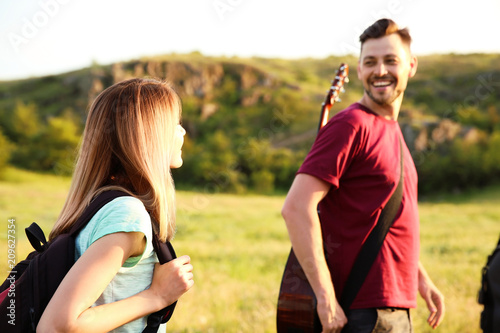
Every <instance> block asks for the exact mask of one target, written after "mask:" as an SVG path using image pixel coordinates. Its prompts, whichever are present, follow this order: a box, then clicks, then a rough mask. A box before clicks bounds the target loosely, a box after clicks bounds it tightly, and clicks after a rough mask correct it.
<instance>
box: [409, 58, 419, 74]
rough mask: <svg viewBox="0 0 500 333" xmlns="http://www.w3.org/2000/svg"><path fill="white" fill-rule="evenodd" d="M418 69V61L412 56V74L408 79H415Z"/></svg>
mask: <svg viewBox="0 0 500 333" xmlns="http://www.w3.org/2000/svg"><path fill="white" fill-rule="evenodd" d="M417 67H418V60H417V57H416V56H411V59H410V73H409V74H408V77H414V76H415V73H416V72H417Z"/></svg>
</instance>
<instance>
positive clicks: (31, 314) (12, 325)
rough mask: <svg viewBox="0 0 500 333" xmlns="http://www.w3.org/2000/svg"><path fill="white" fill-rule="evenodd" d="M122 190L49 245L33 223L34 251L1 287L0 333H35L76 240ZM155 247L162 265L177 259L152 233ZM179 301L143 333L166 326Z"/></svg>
mask: <svg viewBox="0 0 500 333" xmlns="http://www.w3.org/2000/svg"><path fill="white" fill-rule="evenodd" d="M126 195H128V194H126V193H124V192H121V191H106V192H103V193H101V194H100V195H99V196H97V197H96V198H95V199H94V200H92V202H91V203H90V205H89V206H88V207H87V208H86V209H85V210H84V212H83V213H82V215H81V216H80V218H79V219H78V220H77V222H76V223H75V224H74V225H73V227H72V228H71V230H70V231H69V232H68V233H65V234H61V235H59V236H57V237H56V238H55V239H53V240H52V241H50V242H47V240H46V238H45V235H44V233H43V231H42V229H41V228H40V227H39V226H38V225H37V224H36V223H32V224H31V225H30V226H29V227H28V228H26V235H27V236H28V240H29V241H30V243H31V245H32V246H33V248H34V249H35V251H33V252H31V253H30V254H29V255H28V256H27V258H26V259H25V260H23V261H21V262H19V263H18V264H17V265H16V266H15V267H14V268H13V269H12V271H11V272H9V275H8V276H7V278H6V279H5V282H4V283H3V284H2V286H0V332H3V333H7V332H12V333H14V332H22V333H26V332H35V331H36V326H37V325H38V322H39V320H40V317H41V316H42V314H43V311H44V310H45V308H46V306H47V304H48V303H49V301H50V299H51V298H52V295H53V294H54V293H55V291H56V289H57V287H58V286H59V284H60V283H61V281H62V280H63V278H64V276H65V275H66V273H67V272H68V271H69V270H70V268H71V267H72V266H73V264H74V263H75V239H76V236H77V235H78V233H79V232H80V230H82V229H83V228H84V227H85V226H86V225H87V223H88V222H89V221H90V219H91V218H92V216H94V215H95V213H97V211H98V210H99V209H101V208H102V207H103V206H104V205H105V204H107V203H108V202H110V201H111V200H113V199H115V198H118V197H121V196H126ZM153 246H154V249H155V252H156V254H157V256H158V259H159V261H160V263H161V264H164V263H166V262H168V261H170V260H172V259H174V258H176V255H175V251H174V249H173V247H172V245H171V244H170V243H169V242H166V243H163V242H160V241H159V239H158V237H157V236H156V232H154V231H153ZM176 303H177V302H175V303H173V304H171V305H169V306H168V307H166V308H164V309H163V310H160V311H158V312H156V313H153V314H151V315H149V317H148V321H147V327H146V328H145V329H144V331H143V333H153V332H157V331H158V328H159V326H160V324H161V323H166V322H167V321H168V320H169V319H170V317H171V316H172V313H173V311H174V308H175V305H176Z"/></svg>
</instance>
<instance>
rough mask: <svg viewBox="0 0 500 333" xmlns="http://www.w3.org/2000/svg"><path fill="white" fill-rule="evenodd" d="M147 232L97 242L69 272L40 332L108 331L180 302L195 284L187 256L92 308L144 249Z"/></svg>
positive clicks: (114, 234)
mask: <svg viewBox="0 0 500 333" xmlns="http://www.w3.org/2000/svg"><path fill="white" fill-rule="evenodd" d="M144 246H145V242H144V235H143V234H142V233H138V232H119V233H113V234H109V235H106V236H104V237H102V238H100V239H98V240H97V241H95V242H94V243H93V244H92V245H91V246H90V247H89V248H88V249H87V250H86V251H85V252H84V253H83V255H82V256H81V257H80V259H79V260H78V261H77V262H76V263H75V265H74V266H73V267H72V268H71V270H70V271H69V272H68V274H67V275H66V276H65V278H64V279H63V281H62V282H61V284H60V285H59V288H58V289H57V291H56V293H55V294H54V296H53V297H52V299H51V301H50V302H49V304H48V306H47V308H46V309H45V311H44V313H43V315H42V318H41V319H40V322H39V324H38V327H37V332H109V331H110V330H112V329H115V328H117V327H119V326H121V325H123V324H126V323H128V322H130V321H133V320H136V319H138V318H141V317H144V316H146V315H148V314H150V313H153V312H155V311H158V310H160V309H162V308H164V307H165V306H167V305H169V304H171V303H173V302H174V301H176V300H177V299H178V298H179V297H180V296H181V295H182V294H183V293H184V292H186V291H187V290H189V288H191V286H192V284H193V280H192V278H193V275H192V266H191V264H190V259H189V257H187V256H183V257H180V258H178V259H175V260H172V261H171V262H169V263H168V264H165V265H157V266H155V272H154V275H153V283H152V285H151V287H150V288H149V289H147V290H145V291H143V292H140V293H138V294H137V295H134V296H131V297H129V298H127V299H124V300H121V301H118V302H114V303H110V304H103V305H100V306H97V307H91V305H92V304H94V302H95V301H96V300H97V298H99V296H100V295H101V294H102V292H103V291H104V289H105V288H106V286H107V285H108V284H109V283H110V282H111V280H112V279H113V277H114V276H115V275H116V273H117V272H118V270H119V269H120V267H121V266H122V265H123V263H124V262H125V260H127V258H129V257H131V256H135V255H139V254H141V253H142V251H143V250H144Z"/></svg>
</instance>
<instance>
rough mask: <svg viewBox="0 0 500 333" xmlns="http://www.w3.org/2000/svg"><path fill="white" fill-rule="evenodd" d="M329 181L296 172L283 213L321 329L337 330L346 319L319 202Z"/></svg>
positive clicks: (327, 330) (325, 330) (325, 192)
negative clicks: (327, 251) (326, 245)
mask: <svg viewBox="0 0 500 333" xmlns="http://www.w3.org/2000/svg"><path fill="white" fill-rule="evenodd" d="M329 190H330V184H328V183H327V182H324V181H322V180H320V179H318V178H316V177H313V176H310V175H307V174H298V175H297V176H296V177H295V180H294V182H293V184H292V186H291V188H290V191H289V192H288V195H287V197H286V200H285V203H284V205H283V209H282V215H283V218H284V219H285V222H286V226H287V228H288V234H289V236H290V240H291V242H292V247H293V251H294V253H295V255H296V256H297V259H298V261H299V263H300V265H301V266H302V268H303V269H304V272H305V274H306V276H307V279H308V281H309V283H310V284H311V287H312V289H313V290H314V294H315V295H316V299H317V301H318V315H319V318H320V321H321V324H322V325H323V332H340V331H341V329H342V327H343V326H344V325H345V324H346V323H347V319H346V317H345V314H344V311H343V310H342V308H341V307H340V305H339V304H338V301H337V299H336V297H335V291H334V289H333V283H332V279H331V275H330V270H329V269H328V266H327V263H326V258H325V254H324V249H323V238H322V233H321V225H320V221H319V217H318V212H317V206H318V203H319V202H320V201H321V200H322V199H323V198H324V197H325V195H326V194H327V193H328V191H329Z"/></svg>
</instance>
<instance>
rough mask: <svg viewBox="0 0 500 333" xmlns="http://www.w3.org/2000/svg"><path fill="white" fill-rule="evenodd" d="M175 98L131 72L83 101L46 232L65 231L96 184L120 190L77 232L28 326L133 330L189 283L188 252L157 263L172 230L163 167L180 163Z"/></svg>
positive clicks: (98, 188) (169, 185) (169, 184)
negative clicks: (61, 198) (52, 289)
mask: <svg viewBox="0 0 500 333" xmlns="http://www.w3.org/2000/svg"><path fill="white" fill-rule="evenodd" d="M180 113H181V105H180V101H179V98H178V96H177V94H176V93H175V92H174V91H173V90H172V88H171V87H170V86H169V85H168V84H167V83H165V82H161V81H156V80H146V79H131V80H127V81H124V82H120V83H117V84H115V85H113V86H111V87H109V88H107V89H106V90H104V91H103V92H102V93H101V94H100V95H99V96H98V97H97V98H96V100H95V101H94V103H93V104H92V106H91V107H90V111H89V114H88V118H87V123H86V125H85V131H84V134H83V141H82V144H81V147H80V151H79V156H78V159H77V163H76V167H75V171H74V175H73V180H72V185H71V188H70V191H69V194H68V197H67V199H66V203H65V205H64V207H63V209H62V212H61V214H60V216H59V218H58V220H57V222H56V224H55V226H54V228H53V230H52V232H51V234H50V238H51V239H53V238H54V237H56V236H57V235H59V234H61V233H64V232H65V231H67V230H68V229H69V228H70V227H71V226H72V224H73V223H75V221H76V220H77V219H78V217H79V216H80V215H81V214H82V212H83V210H84V209H85V207H86V206H87V205H88V204H89V203H90V201H91V200H92V198H94V197H95V196H96V195H98V194H99V193H101V192H103V191H106V190H112V189H119V190H122V191H125V192H127V193H129V194H130V195H131V196H124V197H119V198H116V199H114V200H112V201H111V202H110V203H108V204H106V205H105V206H104V207H103V208H101V209H100V210H99V211H98V212H97V213H96V214H95V215H94V217H93V218H92V219H91V220H90V222H89V223H88V225H87V226H86V227H85V228H84V229H83V230H82V231H81V232H80V234H79V235H78V237H77V239H76V252H77V257H78V260H77V261H76V263H75V265H74V266H73V268H72V269H71V270H70V271H69V272H68V274H67V275H66V277H65V278H64V280H63V281H62V283H61V285H60V286H59V288H58V289H57V291H56V293H55V294H54V296H53V298H52V299H51V301H50V303H49V304H48V306H47V308H46V309H45V311H44V313H43V315H42V317H41V319H40V322H39V324H38V327H37V332H109V331H113V332H134V333H137V332H142V330H143V329H144V327H145V326H146V320H147V316H148V315H149V314H151V313H153V312H156V311H158V310H160V309H162V308H164V307H166V306H168V305H170V304H172V303H173V302H175V301H176V300H177V299H178V298H179V297H181V296H182V295H183V294H184V293H185V292H187V291H188V290H189V289H190V288H191V287H192V285H193V283H194V282H193V272H192V270H193V267H192V265H191V263H190V258H189V257H188V256H182V257H179V258H177V259H175V260H172V261H171V262H169V263H167V264H164V265H159V264H157V261H158V260H157V257H156V255H155V253H154V251H153V246H152V232H153V231H152V229H153V226H152V223H153V224H155V226H154V229H155V230H158V235H159V238H160V239H161V240H162V241H164V240H170V239H171V238H172V236H173V234H174V230H175V201H174V199H175V194H174V184H173V180H172V176H171V168H178V167H180V166H181V165H182V157H181V147H182V144H183V142H184V135H185V133H186V132H185V130H184V129H183V128H182V126H181V125H180Z"/></svg>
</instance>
